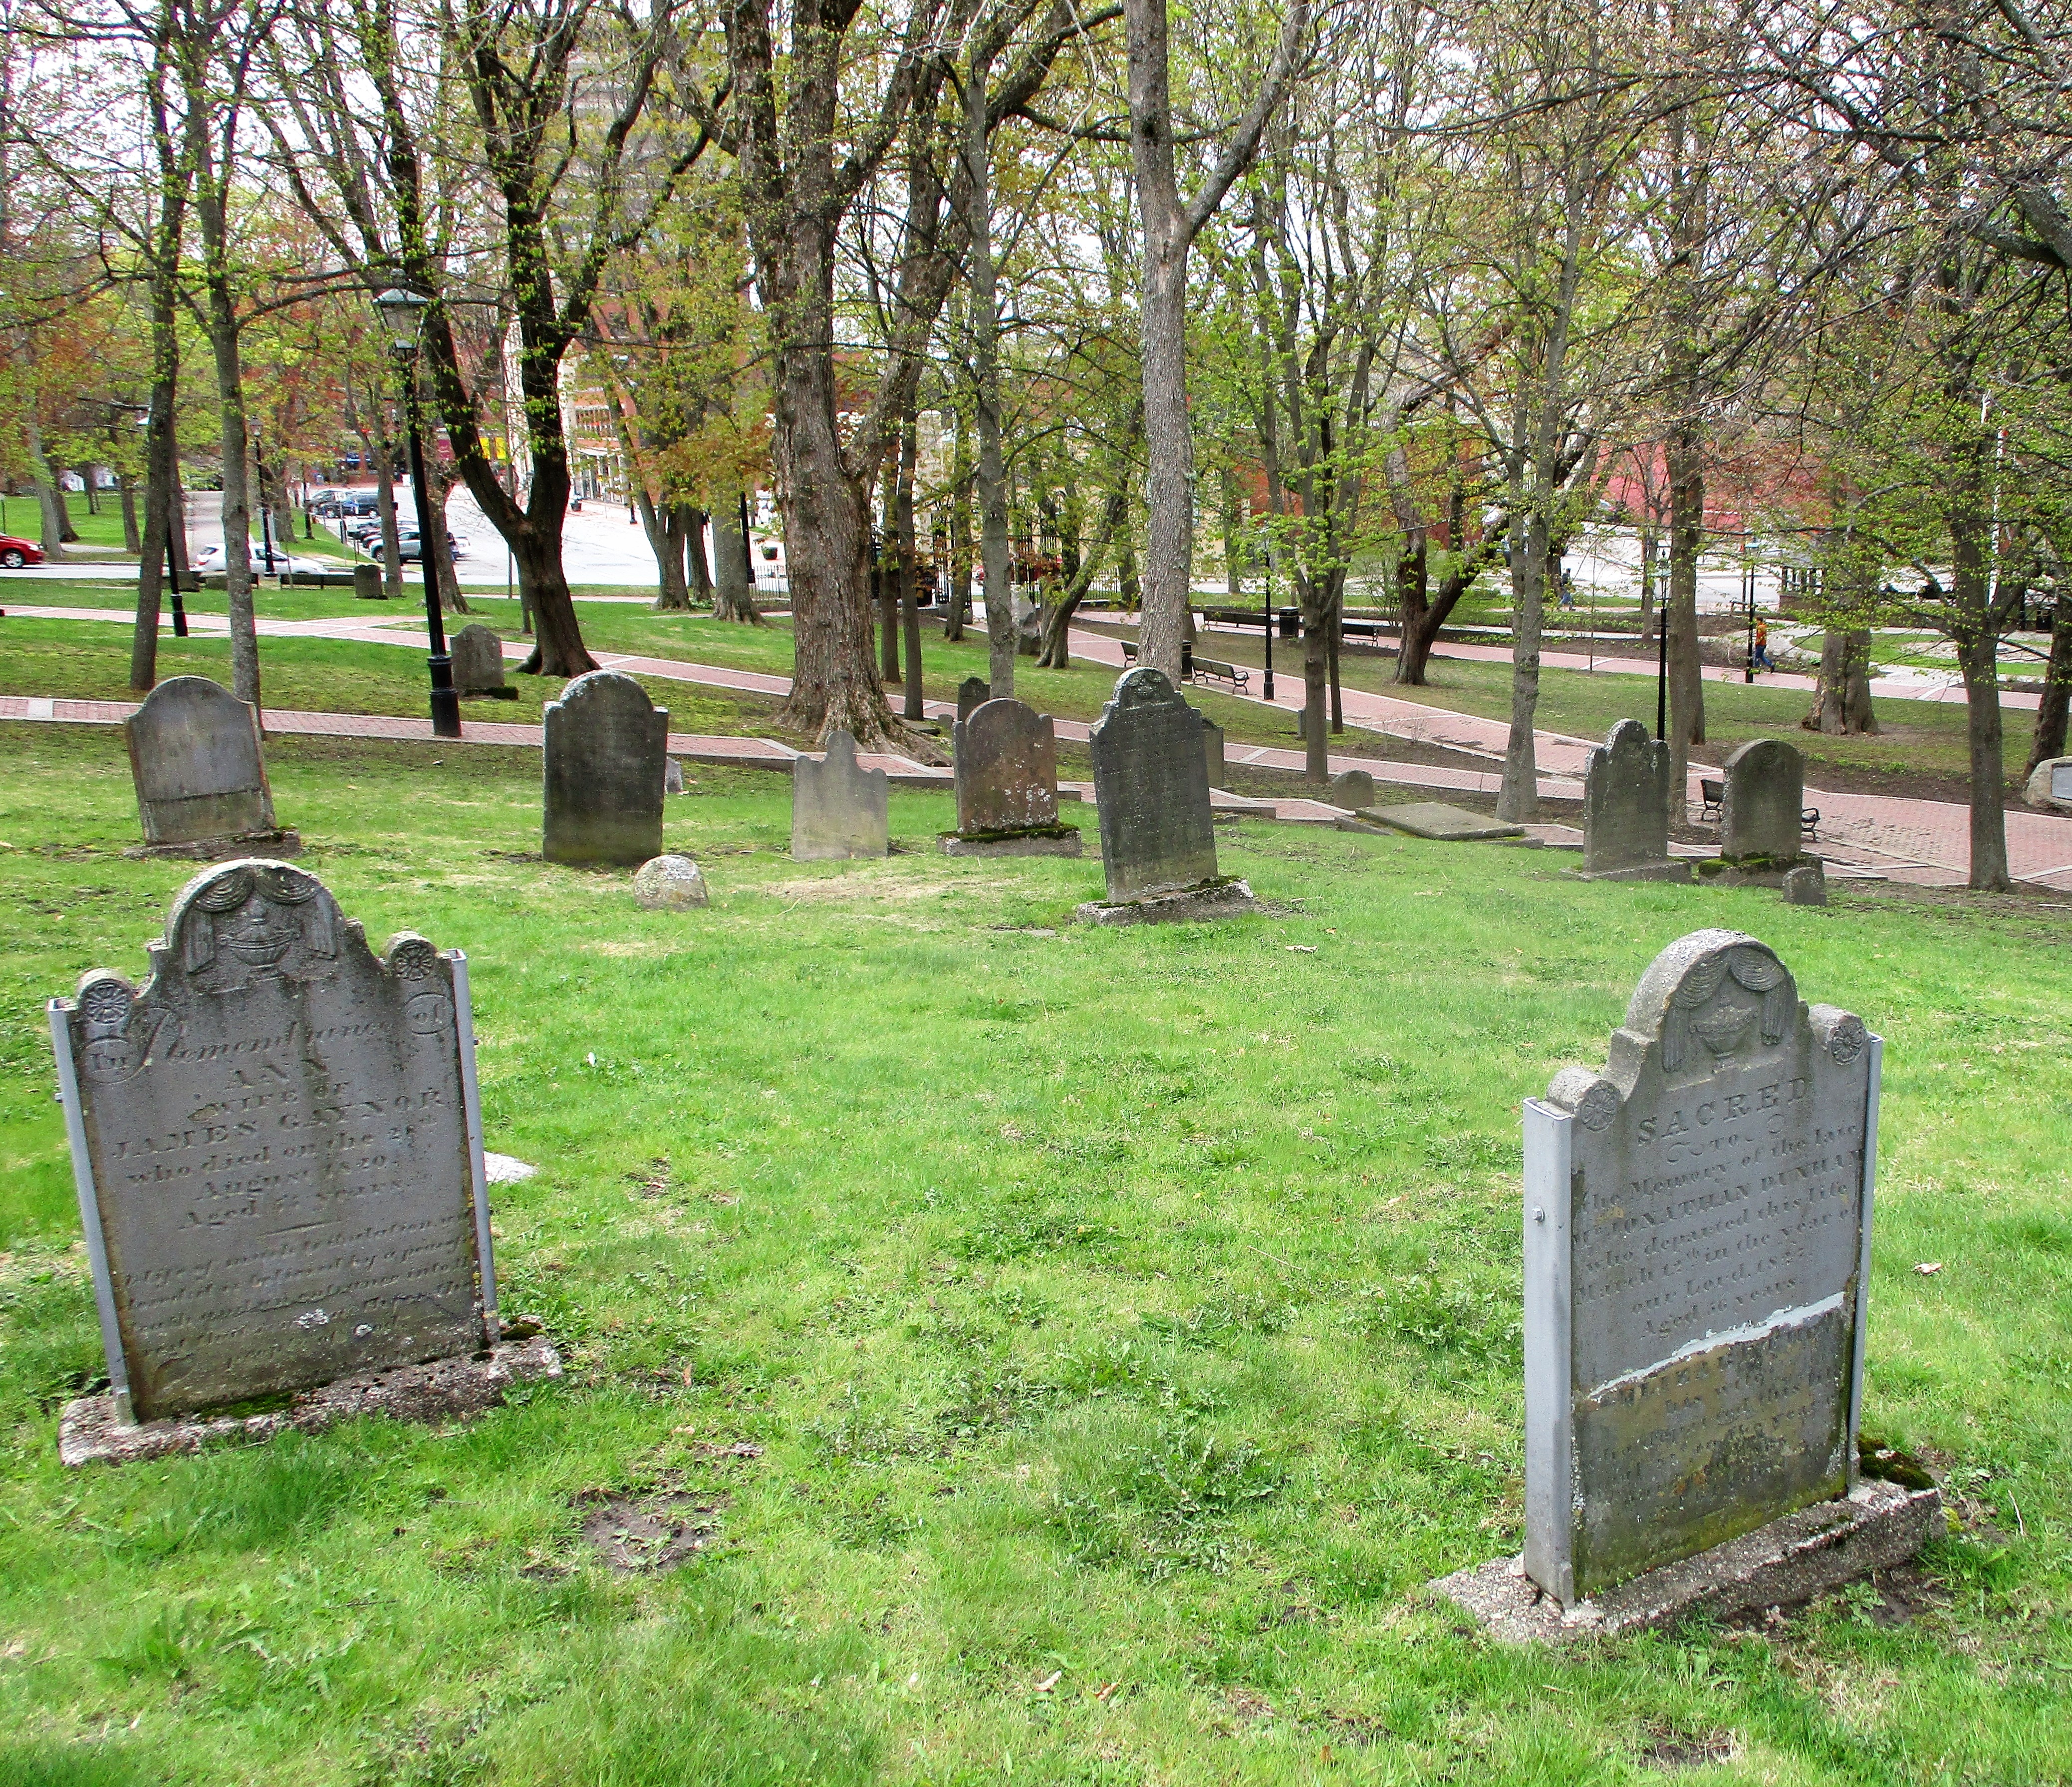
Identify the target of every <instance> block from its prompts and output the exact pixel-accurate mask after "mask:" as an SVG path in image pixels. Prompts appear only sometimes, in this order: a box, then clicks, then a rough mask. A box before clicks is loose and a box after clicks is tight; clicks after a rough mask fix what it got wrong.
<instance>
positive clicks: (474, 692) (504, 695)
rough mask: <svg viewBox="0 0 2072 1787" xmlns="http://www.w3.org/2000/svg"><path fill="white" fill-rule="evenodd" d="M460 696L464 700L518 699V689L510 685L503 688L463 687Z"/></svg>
mask: <svg viewBox="0 0 2072 1787" xmlns="http://www.w3.org/2000/svg"><path fill="white" fill-rule="evenodd" d="M460 698H461V699H462V700H463V701H516V700H517V698H518V691H517V690H516V689H513V688H512V687H510V686H508V685H506V686H504V688H501V689H463V690H461V691H460Z"/></svg>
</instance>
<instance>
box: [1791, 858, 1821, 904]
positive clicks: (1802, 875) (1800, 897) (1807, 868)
mask: <svg viewBox="0 0 2072 1787" xmlns="http://www.w3.org/2000/svg"><path fill="white" fill-rule="evenodd" d="M1784 903H1785V904H1786V905H1787V906H1824V905H1826V904H1827V870H1826V869H1825V868H1824V867H1823V866H1822V865H1821V863H1819V860H1818V859H1815V860H1814V861H1813V862H1811V863H1800V864H1799V867H1797V868H1795V869H1787V870H1786V871H1785V874H1784Z"/></svg>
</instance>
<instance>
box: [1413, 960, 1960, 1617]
mask: <svg viewBox="0 0 2072 1787" xmlns="http://www.w3.org/2000/svg"><path fill="white" fill-rule="evenodd" d="M1881 1054H1882V1044H1881V1042H1880V1040H1879V1039H1877V1037H1875V1036H1871V1035H1870V1034H1868V1032H1867V1031H1865V1029H1864V1025H1863V1023H1862V1021H1861V1020H1860V1019H1857V1018H1856V1017H1854V1016H1852V1015H1850V1014H1849V1013H1848V1012H1846V1011H1840V1010H1837V1009H1836V1007H1833V1006H1827V1005H1816V1006H1814V1007H1811V1008H1810V1009H1809V1008H1808V1007H1806V1006H1804V1005H1802V1004H1801V1003H1799V990H1798V987H1797V986H1796V985H1795V984H1794V982H1793V980H1792V977H1791V974H1790V971H1789V970H1786V967H1785V966H1784V965H1783V963H1782V962H1781V961H1778V958H1777V956H1776V955H1775V953H1774V952H1773V951H1772V950H1770V949H1769V948H1768V947H1767V946H1766V945H1764V944H1762V943H1759V942H1757V941H1756V940H1755V939H1754V938H1753V937H1746V936H1744V935H1742V934H1741V933H1739V932H1735V931H1725V930H1708V931H1698V932H1695V933H1692V934H1691V935H1690V936H1688V937H1683V938H1681V939H1679V941H1676V942H1675V943H1673V944H1671V945H1670V946H1669V947H1668V948H1667V949H1665V950H1663V952H1662V953H1661V954H1660V955H1659V956H1658V957H1656V958H1655V961H1654V963H1653V964H1652V966H1650V967H1649V969H1648V970H1647V971H1646V974H1643V975H1642V977H1641V981H1640V984H1639V986H1638V989H1637V990H1635V992H1634V995H1633V998H1632V1001H1631V1003H1630V1004H1629V1005H1628V1006H1627V1007H1626V1022H1625V1024H1624V1025H1623V1026H1622V1027H1621V1028H1619V1029H1618V1030H1617V1031H1614V1032H1613V1034H1612V1038H1611V1048H1610V1053H1609V1060H1608V1062H1607V1064H1606V1065H1605V1068H1604V1069H1603V1071H1602V1072H1598V1071H1597V1070H1595V1069H1593V1068H1579V1067H1572V1068H1564V1070H1563V1071H1562V1072H1561V1073H1558V1074H1557V1075H1556V1076H1555V1078H1554V1081H1553V1083H1552V1085H1551V1086H1550V1087H1549V1088H1548V1093H1547V1096H1546V1097H1545V1098H1544V1099H1531V1100H1528V1101H1527V1103H1526V1106H1525V1198H1524V1203H1525V1223H1524V1228H1525V1253H1524V1282H1525V1425H1526V1439H1525V1552H1524V1556H1523V1574H1522V1575H1512V1576H1511V1577H1510V1578H1509V1581H1510V1582H1511V1584H1512V1586H1511V1587H1508V1588H1507V1587H1506V1576H1507V1571H1511V1570H1513V1569H1514V1568H1515V1567H1512V1566H1505V1565H1502V1564H1495V1565H1486V1566H1484V1567H1482V1570H1480V1571H1474V1572H1463V1573H1462V1575H1460V1576H1456V1577H1453V1578H1449V1579H1448V1582H1447V1583H1445V1584H1443V1585H1441V1586H1442V1587H1444V1589H1445V1591H1446V1592H1447V1593H1449V1595H1453V1597H1454V1598H1455V1599H1457V1600H1462V1601H1463V1602H1464V1603H1466V1604H1468V1605H1470V1606H1471V1607H1475V1608H1476V1609H1477V1611H1478V1612H1482V1613H1483V1615H1484V1616H1485V1617H1486V1618H1490V1619H1491V1620H1492V1622H1493V1623H1498V1616H1499V1615H1500V1614H1504V1613H1505V1612H1506V1609H1505V1597H1506V1596H1509V1603H1508V1614H1507V1616H1512V1617H1515V1618H1519V1619H1523V1620H1526V1623H1527V1624H1528V1625H1529V1624H1530V1623H1531V1619H1532V1618H1538V1619H1539V1620H1541V1622H1542V1629H1541V1630H1540V1632H1539V1633H1536V1634H1535V1633H1527V1634H1526V1635H1539V1636H1558V1635H1560V1632H1561V1630H1562V1629H1563V1628H1564V1623H1565V1625H1566V1628H1567V1629H1575V1628H1576V1627H1577V1622H1578V1620H1581V1623H1582V1624H1589V1625H1592V1626H1593V1627H1594V1628H1596V1629H1599V1630H1611V1629H1618V1628H1620V1627H1621V1626H1622V1624H1648V1623H1659V1621H1660V1620H1663V1619H1665V1618H1667V1617H1671V1616H1673V1615H1674V1614H1675V1612H1677V1611H1678V1610H1679V1609H1683V1610H1688V1608H1692V1607H1695V1606H1698V1605H1701V1604H1709V1605H1712V1606H1713V1607H1715V1608H1716V1609H1718V1610H1719V1611H1720V1612H1721V1613H1722V1616H1724V1614H1725V1612H1729V1611H1733V1610H1734V1609H1736V1608H1741V1607H1744V1606H1746V1605H1749V1604H1751V1602H1750V1601H1749V1599H1748V1597H1749V1596H1751V1595H1753V1596H1756V1597H1757V1599H1755V1600H1753V1603H1752V1604H1753V1605H1756V1606H1758V1607H1760V1606H1764V1605H1767V1604H1770V1603H1771V1602H1774V1601H1776V1600H1785V1599H1790V1598H1791V1597H1790V1595H1789V1594H1787V1593H1784V1592H1780V1590H1781V1589H1782V1587H1785V1586H1786V1585H1789V1586H1790V1587H1794V1588H1795V1589H1797V1590H1798V1591H1800V1593H1801V1596H1802V1598H1803V1593H1804V1592H1806V1591H1809V1590H1811V1591H1817V1589H1819V1587H1827V1586H1832V1584H1833V1583H1835V1582H1836V1581H1837V1580H1840V1579H1846V1577H1847V1576H1848V1575H1853V1574H1857V1573H1860V1572H1862V1571H1867V1570H1868V1569H1870V1568H1873V1567H1881V1566H1882V1565H1885V1564H1888V1563H1892V1562H1894V1561H1897V1557H1901V1556H1905V1555H1908V1554H1910V1551H1911V1550H1913V1549H1915V1548H1918V1546H1919V1545H1920V1543H1921V1542H1922V1540H1923V1538H1926V1536H1927V1535H1928V1533H1929V1530H1930V1526H1931V1524H1932V1522H1931V1520H1930V1516H1932V1515H1934V1514H1935V1513H1936V1504H1935V1501H1934V1491H1933V1490H1932V1489H1930V1490H1927V1491H1925V1492H1909V1491H1907V1490H1905V1489H1902V1488H1899V1487H1898V1486H1897V1485H1896V1484H1889V1483H1884V1482H1878V1481H1871V1482H1865V1481H1863V1480H1860V1467H1859V1460H1858V1452H1857V1444H1856V1431H1857V1418H1858V1414H1859V1410H1860V1403H1861V1399H1862V1390H1863V1349H1864V1331H1865V1317H1866V1315H1867V1312H1868V1311H1867V1304H1866V1302H1865V1296H1864V1287H1865V1277H1866V1274H1867V1273H1868V1266H1869V1259H1870V1246H1869V1244H1870V1221H1871V1185H1872V1181H1873V1176H1874V1173H1875V1167H1876V1161H1877V1101H1878V1083H1879V1072H1880V1061H1881ZM1815 1510H1817V1511H1815ZM1823 1540H1824V1541H1825V1542H1823ZM1533 1585H1536V1586H1537V1587H1538V1588H1539V1589H1540V1590H1542V1591H1544V1593H1545V1595H1546V1596H1547V1597H1548V1607H1547V1608H1546V1609H1545V1610H1544V1612H1541V1613H1539V1614H1537V1615H1534V1614H1532V1613H1531V1608H1530V1607H1529V1606H1528V1604H1527V1603H1528V1600H1529V1596H1527V1590H1528V1589H1529V1588H1530V1587H1532V1586H1533ZM1478 1600H1479V1602H1480V1604H1478ZM1593 1601H1594V1602H1596V1603H1597V1608H1596V1609H1595V1612H1594V1613H1593V1615H1590V1616H1581V1615H1579V1612H1578V1609H1579V1605H1580V1604H1584V1603H1586V1602H1593Z"/></svg>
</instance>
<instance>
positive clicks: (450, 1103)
mask: <svg viewBox="0 0 2072 1787" xmlns="http://www.w3.org/2000/svg"><path fill="white" fill-rule="evenodd" d="M150 962H151V973H150V978H149V979H147V980H146V982H144V984H143V986H142V987H136V986H132V985H131V983H130V982H129V981H127V980H125V979H123V978H121V976H119V975H117V974H110V973H108V972H106V971H105V970H95V971H93V973H91V974H87V975H86V976H85V977H84V978H82V979H81V981H80V985H79V991H78V994H77V995H76V998H72V999H53V1000H52V1001H51V1004H50V1020H51V1040H52V1041H53V1043H54V1044H55V1046H56V1052H57V1058H58V1066H59V1082H60V1089H61V1091H62V1094H63V1097H64V1104H65V1114H66V1119H67V1124H68V1130H69V1132H70V1136H71V1141H72V1167H73V1174H74V1177H75V1179H76V1183H77V1187H78V1192H79V1200H80V1216H81V1218H82V1220H83V1221H84V1226H85V1232H86V1238H87V1251H88V1258H89V1259H90V1261H91V1262H92V1266H93V1282H94V1293H95V1299H96V1302H97V1305H98V1307H99V1310H100V1315H101V1337H102V1340H103V1342H104V1344H105V1348H106V1353H107V1360H108V1374H109V1381H110V1383H111V1385H112V1386H113V1387H112V1390H111V1393H110V1394H109V1395H107V1396H105V1397H97V1398H87V1399H86V1400H84V1401H83V1402H76V1403H74V1404H72V1406H71V1407H70V1408H68V1410H67V1411H66V1414H65V1418H64V1423H63V1429H62V1432H61V1435H60V1437H61V1443H62V1445H63V1447H64V1453H65V1456H66V1459H67V1462H68V1463H79V1462H83V1461H84V1460H86V1459H88V1458H93V1457H115V1458H125V1457H139V1456H150V1455H151V1454H153V1453H154V1452H158V1451H169V1450H182V1449H189V1448H191V1447H193V1446H195V1445H198V1444H199V1443H202V1441H203V1440H204V1439H209V1438H215V1437H228V1436H231V1435H236V1434H242V1435H246V1436H249V1437H263V1435H265V1433H268V1432H271V1431H277V1428H278V1427H281V1426H283V1425H289V1424H293V1425H297V1426H303V1427H308V1426H315V1425H322V1424H323V1421H324V1420H326V1419H329V1418H335V1417H336V1416H337V1415H338V1414H340V1413H342V1412H353V1411H355V1410H360V1411H365V1410H376V1409H383V1410H388V1411H389V1412H401V1413H421V1414H445V1413H451V1412H456V1411H459V1410H464V1409H466V1408H470V1407H480V1406H487V1403H489V1402H494V1401H495V1400H496V1399H497V1395H498V1394H499V1391H500V1386H501V1385H502V1384H503V1383H505V1382H508V1381H509V1380H510V1377H512V1373H514V1371H515V1372H520V1373H523V1372H525V1371H528V1370H532V1369H540V1370H545V1369H549V1367H550V1365H551V1366H552V1369H558V1365H553V1353H552V1349H551V1348H545V1350H544V1351H542V1349H541V1348H523V1347H518V1348H512V1347H504V1348H499V1349H498V1350H497V1351H496V1352H495V1353H491V1355H490V1357H487V1358H482V1359H478V1357H477V1355H479V1354H483V1353H487V1352H488V1351H489V1349H491V1348H492V1347H495V1345H496V1343H497V1342H498V1340H499V1330H498V1324H497V1319H496V1294H495V1274H494V1271H493V1270H492V1269H491V1263H490V1243H489V1211H488V1204H487V1196H486V1194H485V1192H484V1190H483V1164H482V1130H481V1114H480V1109H479V1105H478V1103H477V1101H476V1097H475V1053H474V1039H473V1032H472V1031H471V1027H470V1021H469V1011H468V994H467V960H466V957H463V955H462V954H461V953H460V952H459V951H458V950H445V951H442V950H439V949H435V948H434V946H433V945H431V944H430V942H428V941H426V939H425V938H423V937H418V936H417V935H415V934H413V933H409V932H405V933H402V934H401V935H399V936H397V937H393V938H392V939H391V940H390V941H389V947H388V949H387V950H386V951H385V952H384V954H383V955H382V956H380V957H376V956H375V954H374V953H373V952H372V950H371V949H368V945H367V941H366V937H365V935H364V933H363V932H362V931H361V929H360V926H359V925H358V924H356V923H355V922H353V921H352V920H349V919H347V918H346V917H345V916H343V914H341V913H340V912H339V908H338V905H337V903H336V902H335V900H333V899H332V898H331V895H330V893H329V892H328V891H326V889H325V888H324V887H323V884H322V883H320V882H319V881H318V880H317V879H316V878H315V876H314V875H308V874H306V873H305V872H304V871H302V870H300V869H298V868H294V867H290V865H289V864H287V863H278V862H272V861H267V860H265V859H245V860H243V861H240V862H235V863H226V864H224V865H222V866H220V867H216V868H212V869H210V870H208V871H205V872H204V873H203V874H202V875H199V876H197V877H196V878H195V879H194V880H192V881H191V882H189V883H188V884H187V887H184V888H183V890H182V891H181V892H180V893H179V896H178V897H177V898H176V899H175V900H174V902H173V907H172V912H171V916H170V917H169V918H168V919H167V920H166V933H165V935H164V937H162V938H161V939H160V940H159V941H158V942H156V943H154V944H153V945H151V948H150ZM428 1362H436V1363H428ZM401 1368H411V1369H401ZM419 1368H421V1369H419ZM399 1370H401V1375H400V1376H399V1375H397V1373H398V1371H399ZM384 1373H385V1374H387V1375H385V1376H380V1377H372V1378H370V1377H369V1376H368V1374H384ZM342 1379H343V1380H348V1381H346V1382H344V1383H340V1382H339V1380H342ZM315 1386H331V1388H330V1389H329V1390H327V1391H325V1392H323V1393H321V1394H319V1395H317V1396H316V1397H315V1398H305V1399H304V1401H303V1402H301V1403H299V1404H298V1405H297V1406H294V1407H293V1408H291V1409H290V1410H286V1411H274V1412H272V1413H269V1414H263V1415H259V1416H253V1417H248V1418H242V1419H240V1418H228V1419H222V1420H217V1421H215V1422H211V1421H208V1420H207V1419H202V1420H183V1418H184V1417H191V1416H195V1415H197V1414H202V1415H205V1414H206V1413H207V1411H208V1410H214V1409H220V1408H222V1407H223V1406H224V1405H226V1404H230V1403H235V1402H245V1401H247V1400H249V1399H252V1398H261V1397H269V1396H277V1395H279V1394H282V1393H284V1392H294V1391H302V1392H308V1391H310V1390H312V1389H313V1388H314V1387H315ZM137 1423H145V1424H146V1425H145V1426H144V1427H138V1425H137Z"/></svg>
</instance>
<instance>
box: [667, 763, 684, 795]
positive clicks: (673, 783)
mask: <svg viewBox="0 0 2072 1787" xmlns="http://www.w3.org/2000/svg"><path fill="white" fill-rule="evenodd" d="M662 792H663V793H664V794H680V793H683V792H684V766H683V764H681V763H680V762H679V761H678V760H676V758H674V757H664V759H663V760H662Z"/></svg>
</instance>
